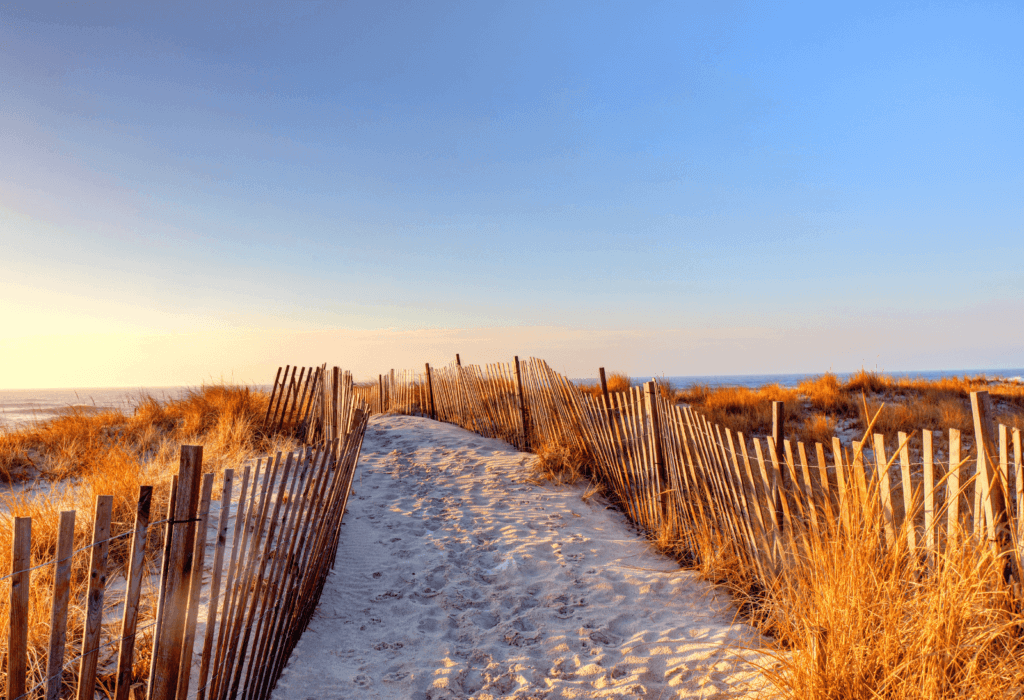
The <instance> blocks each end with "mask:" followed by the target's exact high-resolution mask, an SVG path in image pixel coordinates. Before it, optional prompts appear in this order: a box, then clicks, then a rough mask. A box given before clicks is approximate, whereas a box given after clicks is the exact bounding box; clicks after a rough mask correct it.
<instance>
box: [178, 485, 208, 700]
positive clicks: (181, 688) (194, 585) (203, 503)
mask: <svg viewBox="0 0 1024 700" xmlns="http://www.w3.org/2000/svg"><path fill="white" fill-rule="evenodd" d="M212 494H213V474H204V475H203V485H202V491H201V495H200V496H199V522H198V523H197V525H196V536H195V542H194V545H193V550H192V577H191V581H189V593H188V612H187V613H186V614H185V635H184V637H183V638H182V642H181V660H180V661H179V662H178V700H186V698H188V684H189V681H190V680H191V678H192V653H193V649H194V648H195V640H196V622H197V620H198V619H199V593H200V591H202V589H203V565H204V563H205V562H206V535H207V528H208V526H209V523H210V496H211V495H212Z"/></svg>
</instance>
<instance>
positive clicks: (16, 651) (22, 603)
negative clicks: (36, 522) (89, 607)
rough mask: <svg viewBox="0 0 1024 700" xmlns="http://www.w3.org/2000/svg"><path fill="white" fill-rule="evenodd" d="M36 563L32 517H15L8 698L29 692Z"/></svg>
mask: <svg viewBox="0 0 1024 700" xmlns="http://www.w3.org/2000/svg"><path fill="white" fill-rule="evenodd" d="M31 566H32V518H15V519H14V539H13V540H12V542H11V606H10V609H9V610H10V612H9V613H8V615H9V618H8V632H7V699H8V700H17V699H18V698H20V697H21V696H22V695H24V694H25V677H26V674H27V672H28V594H29V585H30V583H29V576H30V574H29V571H28V569H29V568H30V567H31Z"/></svg>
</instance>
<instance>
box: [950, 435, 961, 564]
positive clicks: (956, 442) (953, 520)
mask: <svg viewBox="0 0 1024 700" xmlns="http://www.w3.org/2000/svg"><path fill="white" fill-rule="evenodd" d="M960 468H961V466H960V431H959V430H955V429H954V428H950V429H949V476H948V477H946V541H947V542H948V543H949V545H952V544H953V543H954V542H956V538H957V530H959V529H960Z"/></svg>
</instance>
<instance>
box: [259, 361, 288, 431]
mask: <svg viewBox="0 0 1024 700" xmlns="http://www.w3.org/2000/svg"><path fill="white" fill-rule="evenodd" d="M282 369H284V368H283V367H278V368H277V376H275V377H274V388H273V390H271V392H270V399H269V400H268V401H267V413H266V415H265V416H263V430H269V427H268V426H267V423H269V422H270V409H271V408H273V406H274V399H275V398H276V397H277V383H278V382H279V381H280V379H281V370H282Z"/></svg>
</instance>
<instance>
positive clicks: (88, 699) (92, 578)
mask: <svg viewBox="0 0 1024 700" xmlns="http://www.w3.org/2000/svg"><path fill="white" fill-rule="evenodd" d="M113 509H114V497H113V496H97V497H96V521H95V523H94V524H93V528H92V542H93V544H92V553H91V556H90V559H89V597H88V607H87V609H86V616H85V630H84V633H83V635H82V663H81V665H80V666H79V672H78V700H92V698H93V696H94V695H95V693H96V687H95V686H96V662H97V661H98V660H99V647H100V632H101V631H102V630H101V628H100V626H101V623H102V622H103V589H104V588H106V586H107V553H108V552H109V551H110V518H111V515H112V514H113Z"/></svg>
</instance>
